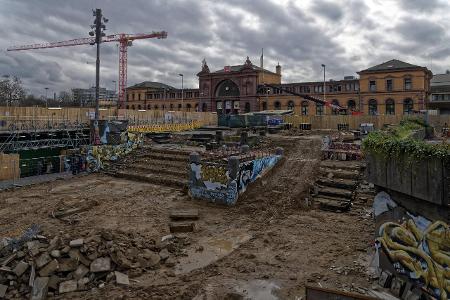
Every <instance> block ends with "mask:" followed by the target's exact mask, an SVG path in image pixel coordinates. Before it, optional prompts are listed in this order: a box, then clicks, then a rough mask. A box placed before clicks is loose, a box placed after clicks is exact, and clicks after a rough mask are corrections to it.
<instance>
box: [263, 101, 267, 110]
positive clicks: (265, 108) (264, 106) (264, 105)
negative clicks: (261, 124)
mask: <svg viewBox="0 0 450 300" xmlns="http://www.w3.org/2000/svg"><path fill="white" fill-rule="evenodd" d="M262 110H267V102H263V103H262Z"/></svg>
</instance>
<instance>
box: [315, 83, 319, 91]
mask: <svg viewBox="0 0 450 300" xmlns="http://www.w3.org/2000/svg"><path fill="white" fill-rule="evenodd" d="M317 92H319V87H318V86H317V85H315V86H314V93H317Z"/></svg>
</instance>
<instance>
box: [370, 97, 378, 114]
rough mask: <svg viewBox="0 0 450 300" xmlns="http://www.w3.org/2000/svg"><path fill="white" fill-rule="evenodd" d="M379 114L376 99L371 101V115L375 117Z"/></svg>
mask: <svg viewBox="0 0 450 300" xmlns="http://www.w3.org/2000/svg"><path fill="white" fill-rule="evenodd" d="M377 114H378V103H377V100H375V99H370V100H369V115H371V116H375V115H377Z"/></svg>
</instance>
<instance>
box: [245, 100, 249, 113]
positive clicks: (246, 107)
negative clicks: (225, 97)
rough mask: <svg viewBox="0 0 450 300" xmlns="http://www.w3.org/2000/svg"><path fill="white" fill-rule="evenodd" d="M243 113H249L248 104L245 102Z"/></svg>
mask: <svg viewBox="0 0 450 300" xmlns="http://www.w3.org/2000/svg"><path fill="white" fill-rule="evenodd" d="M244 111H245V112H246V113H249V112H250V102H245V107H244Z"/></svg>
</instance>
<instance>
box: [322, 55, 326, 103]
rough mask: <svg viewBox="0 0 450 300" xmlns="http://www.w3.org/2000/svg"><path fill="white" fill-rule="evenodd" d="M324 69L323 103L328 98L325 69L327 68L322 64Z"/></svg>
mask: <svg viewBox="0 0 450 300" xmlns="http://www.w3.org/2000/svg"><path fill="white" fill-rule="evenodd" d="M322 68H323V101H325V96H326V86H325V85H326V83H325V68H326V66H325V65H324V64H322Z"/></svg>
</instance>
